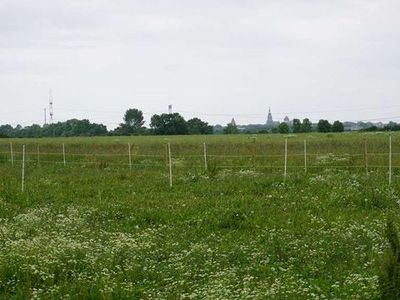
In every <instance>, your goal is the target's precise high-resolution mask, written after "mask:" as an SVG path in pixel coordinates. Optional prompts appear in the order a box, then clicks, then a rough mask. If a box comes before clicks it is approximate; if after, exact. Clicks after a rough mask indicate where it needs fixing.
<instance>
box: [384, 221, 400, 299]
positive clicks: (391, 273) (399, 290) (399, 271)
mask: <svg viewBox="0 0 400 300" xmlns="http://www.w3.org/2000/svg"><path fill="white" fill-rule="evenodd" d="M386 238H387V240H388V243H389V249H388V251H387V252H386V255H385V258H384V261H383V266H382V270H381V274H380V277H379V287H380V292H381V298H382V299H393V300H395V299H400V242H399V235H398V232H397V229H396V227H395V225H394V223H393V220H388V222H387V225H386Z"/></svg>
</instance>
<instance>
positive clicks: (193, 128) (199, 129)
mask: <svg viewBox="0 0 400 300" xmlns="http://www.w3.org/2000/svg"><path fill="white" fill-rule="evenodd" d="M187 125H188V132H189V134H212V133H213V127H212V126H210V125H208V123H207V122H204V121H202V120H200V119H199V118H193V119H190V120H188V121H187Z"/></svg>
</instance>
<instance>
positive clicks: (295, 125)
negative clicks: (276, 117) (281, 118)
mask: <svg viewBox="0 0 400 300" xmlns="http://www.w3.org/2000/svg"><path fill="white" fill-rule="evenodd" d="M293 132H294V133H299V132H301V121H300V120H299V119H293Z"/></svg>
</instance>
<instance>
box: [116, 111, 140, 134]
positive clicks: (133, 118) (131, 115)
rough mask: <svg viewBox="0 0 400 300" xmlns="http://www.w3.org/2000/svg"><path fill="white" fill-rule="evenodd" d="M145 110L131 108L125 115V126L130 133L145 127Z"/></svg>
mask: <svg viewBox="0 0 400 300" xmlns="http://www.w3.org/2000/svg"><path fill="white" fill-rule="evenodd" d="M144 122H145V121H144V118H143V112H142V111H141V110H139V109H137V108H130V109H128V110H127V111H126V112H125V115H124V125H125V126H122V127H124V129H125V130H128V133H131V134H132V133H138V132H140V131H141V130H142V129H143V125H144Z"/></svg>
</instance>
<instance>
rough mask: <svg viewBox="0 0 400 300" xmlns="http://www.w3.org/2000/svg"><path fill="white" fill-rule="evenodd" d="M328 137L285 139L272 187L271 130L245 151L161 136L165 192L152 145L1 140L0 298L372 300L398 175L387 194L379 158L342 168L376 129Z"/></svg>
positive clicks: (139, 139)
mask: <svg viewBox="0 0 400 300" xmlns="http://www.w3.org/2000/svg"><path fill="white" fill-rule="evenodd" d="M330 136H331V137H330V138H329V139H328V138H327V135H326V134H319V133H312V134H309V135H307V136H304V135H294V136H292V137H291V138H290V139H289V148H288V149H289V155H290V156H289V159H288V177H287V178H286V180H283V176H282V167H283V159H282V154H283V150H284V149H283V143H282V142H283V137H282V136H281V135H267V136H262V137H259V138H257V143H256V147H257V152H256V153H257V155H256V156H255V157H249V156H251V154H250V153H251V152H250V151H249V150H251V149H252V147H253V145H254V143H253V141H252V139H251V138H249V136H244V135H229V136H228V135H225V136H169V137H168V142H170V143H171V145H172V151H173V152H172V154H173V158H172V159H173V184H174V185H173V187H172V188H170V187H169V181H168V169H166V167H165V160H164V156H163V154H164V147H163V144H164V143H165V141H166V140H165V139H166V138H165V137H158V136H134V137H132V136H129V137H118V138H115V137H99V138H57V139H52V138H41V139H14V140H7V141H2V143H0V178H1V180H0V298H1V299H66V298H70V299H189V298H194V299H378V298H379V296H380V294H381V287H380V279H379V278H381V277H379V276H378V275H379V272H380V268H381V264H380V258H381V256H382V253H384V251H385V249H386V248H387V241H386V238H385V236H384V235H382V232H383V231H384V229H385V226H386V222H385V221H384V220H385V217H386V215H387V214H388V211H394V212H395V213H394V214H393V222H394V224H399V222H400V217H399V214H398V210H399V208H398V207H399V203H400V195H399V191H400V178H399V177H398V176H394V177H393V182H392V185H391V186H388V184H387V176H386V175H387V174H386V169H385V170H382V169H379V168H376V169H373V165H385V164H386V163H387V157H386V156H384V157H381V156H376V157H375V156H374V155H372V152H371V155H370V156H369V159H370V163H371V164H370V168H371V170H370V174H369V176H366V175H365V171H364V170H363V169H361V168H352V167H353V166H360V165H362V162H363V156H362V155H358V154H359V153H362V151H363V145H364V144H363V141H364V137H365V136H368V146H369V147H370V149H371V150H372V149H373V151H374V152H375V153H383V152H384V151H386V150H387V138H388V134H385V133H382V134H378V135H375V134H371V135H368V134H362V135H361V134H356V133H349V134H346V135H344V134H335V133H332V134H330ZM399 137H400V135H399V134H398V133H392V138H393V144H394V146H395V147H397V146H398V143H397V142H398V140H399ZM304 139H306V140H307V141H308V148H307V149H308V151H309V154H310V156H309V164H310V168H309V170H308V172H307V174H305V173H304V171H303V170H302V163H303V156H302V155H301V154H302V150H303V148H302V146H303V141H304ZM9 142H13V146H14V151H15V162H14V163H15V164H14V166H11V163H10V156H9ZM203 142H206V144H207V150H208V154H209V156H208V169H207V171H205V169H204V165H203V157H202V146H203ZM62 143H65V146H66V150H67V166H66V167H64V166H63V164H62V163H60V162H62V155H61V154H60V152H61V144H62ZM128 143H130V144H131V146H132V148H131V150H132V156H131V159H132V163H133V165H132V170H131V169H130V168H129V166H128V165H127V162H128V156H127V150H128V149H127V144H128ZM23 144H25V145H26V150H27V157H26V158H27V165H26V167H27V173H26V178H25V179H26V185H25V187H26V189H25V192H24V193H21V186H20V179H21V165H20V163H21V154H20V150H21V146H22V145H23ZM38 144H39V145H40V149H41V151H42V154H41V156H40V159H41V162H40V163H39V162H37V161H36V159H37V155H36V149H37V145H38ZM106 154H108V155H106ZM249 154H250V155H249ZM296 154H300V155H296ZM393 163H394V165H399V163H400V157H399V156H393ZM335 166H336V167H335ZM338 166H341V167H338ZM391 240H393V241H397V238H392V239H391ZM391 244H394V245H395V247H393V246H390V247H391V248H395V249H398V242H392V243H391ZM395 252H398V251H397V250H396V251H395ZM392 265H396V264H392ZM392 269H393V268H392ZM395 272H397V271H391V273H390V274H394V273H395ZM386 278H388V277H386ZM389 299H390V298H389Z"/></svg>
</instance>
